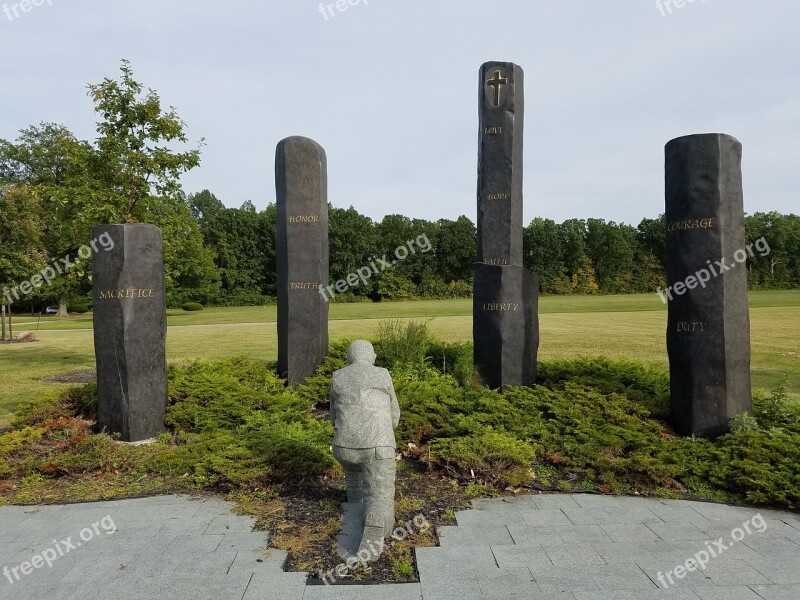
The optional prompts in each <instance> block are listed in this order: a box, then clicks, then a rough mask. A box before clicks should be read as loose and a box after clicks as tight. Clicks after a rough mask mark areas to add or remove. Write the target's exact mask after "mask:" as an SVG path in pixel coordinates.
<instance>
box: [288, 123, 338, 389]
mask: <svg viewBox="0 0 800 600" xmlns="http://www.w3.org/2000/svg"><path fill="white" fill-rule="evenodd" d="M327 177H328V176H327V159H326V156H325V150H323V149H322V147H321V146H319V145H318V144H317V143H316V142H314V141H313V140H310V139H308V138H303V137H291V138H287V139H285V140H283V141H281V142H280V143H279V144H278V149H277V155H276V159H275V184H276V189H277V204H278V231H277V244H276V251H277V263H278V370H279V372H280V373H281V374H282V375H283V376H284V377H286V379H287V381H288V382H289V384H290V385H294V384H297V383H300V382H301V381H303V380H304V379H305V378H306V377H309V376H311V375H313V374H314V371H315V370H316V368H317V367H318V366H319V365H320V364H322V361H323V359H324V358H325V356H326V355H327V354H328V301H327V298H326V297H324V296H323V295H322V294H321V293H320V286H321V285H322V286H323V287H324V286H327V285H328V277H329V275H328V263H329V250H328V181H327Z"/></svg>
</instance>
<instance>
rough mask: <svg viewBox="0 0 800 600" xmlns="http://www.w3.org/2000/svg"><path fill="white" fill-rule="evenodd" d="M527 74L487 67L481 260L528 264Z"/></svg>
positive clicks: (505, 66)
mask: <svg viewBox="0 0 800 600" xmlns="http://www.w3.org/2000/svg"><path fill="white" fill-rule="evenodd" d="M524 98H525V96H524V75H523V71H522V68H521V67H519V66H517V65H515V64H513V63H503V62H489V63H486V64H485V65H483V67H481V74H480V90H479V106H480V111H479V127H480V131H479V140H480V151H479V154H478V262H479V263H484V264H487V265H522V134H523V125H524V121H523V119H524V112H525V100H524Z"/></svg>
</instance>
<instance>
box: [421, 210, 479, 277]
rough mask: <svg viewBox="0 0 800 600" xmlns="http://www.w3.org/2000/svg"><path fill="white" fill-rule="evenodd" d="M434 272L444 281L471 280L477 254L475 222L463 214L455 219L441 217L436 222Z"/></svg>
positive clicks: (433, 241)
mask: <svg viewBox="0 0 800 600" xmlns="http://www.w3.org/2000/svg"><path fill="white" fill-rule="evenodd" d="M437 229H438V231H437V234H436V239H435V240H431V243H433V244H435V246H436V256H435V258H436V274H437V275H438V277H439V278H440V279H441V281H442V282H444V283H450V282H454V281H472V278H473V275H474V269H475V267H474V264H475V260H476V256H477V252H478V249H477V238H476V235H477V232H476V229H475V224H474V223H473V222H472V221H470V220H469V219H468V218H467V217H465V216H464V215H462V216H460V217H458V219H456V220H455V221H449V220H447V219H441V220H440V221H439V222H438V223H437Z"/></svg>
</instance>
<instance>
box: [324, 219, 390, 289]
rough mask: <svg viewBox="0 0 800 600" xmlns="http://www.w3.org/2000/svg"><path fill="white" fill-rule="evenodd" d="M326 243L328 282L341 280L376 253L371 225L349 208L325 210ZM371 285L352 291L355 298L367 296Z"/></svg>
mask: <svg viewBox="0 0 800 600" xmlns="http://www.w3.org/2000/svg"><path fill="white" fill-rule="evenodd" d="M328 224H329V230H328V244H329V247H330V276H331V281H332V282H334V281H339V280H340V279H345V278H346V277H347V276H348V275H349V274H350V273H354V272H355V271H356V270H357V269H359V268H360V267H363V266H366V265H369V263H370V261H371V260H372V259H373V258H374V257H375V256H378V255H379V254H380V247H379V243H378V234H377V231H376V229H375V223H374V222H373V221H372V219H370V218H369V217H367V216H365V215H362V214H361V213H359V212H358V211H357V210H356V209H355V208H353V207H352V206H351V207H350V208H348V209H343V208H336V207H334V206H329V207H328ZM373 285H374V282H371V283H370V285H369V286H368V287H366V288H365V287H363V286H359V287H357V288H354V289H353V290H352V293H353V294H354V295H356V296H365V295H369V294H370V293H371V291H372V289H373Z"/></svg>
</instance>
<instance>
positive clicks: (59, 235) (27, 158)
mask: <svg viewBox="0 0 800 600" xmlns="http://www.w3.org/2000/svg"><path fill="white" fill-rule="evenodd" d="M95 163H96V155H95V152H94V149H93V148H92V147H91V145H90V144H88V143H87V142H83V141H79V140H77V139H76V138H75V136H74V135H73V134H72V133H71V132H70V131H69V130H68V129H67V128H66V127H64V126H62V125H57V124H53V123H42V124H40V125H38V126H32V127H28V128H27V129H24V130H22V131H21V132H20V135H19V137H18V138H17V140H16V143H11V142H8V141H5V140H2V141H0V185H2V186H3V187H4V188H5V187H8V186H15V187H16V188H17V190H18V191H19V192H20V193H24V195H27V196H31V195H32V196H36V197H38V198H39V211H40V215H41V221H42V233H41V236H40V240H41V246H40V252H41V253H43V254H46V255H47V256H48V257H50V258H51V259H60V258H66V257H70V261H73V260H75V258H76V256H77V254H78V249H79V248H80V247H81V246H83V245H84V244H87V243H89V242H90V241H91V227H92V225H94V224H95V223H98V222H103V221H102V220H96V219H97V218H98V217H97V215H98V214H99V213H102V212H103V210H104V208H105V207H104V204H103V198H104V194H103V192H102V189H101V188H100V187H98V185H97V182H96V180H95V179H94V178H93V177H92V171H91V169H92V165H94V164H95ZM23 190H24V192H23ZM14 197H15V198H21V197H22V196H14ZM87 266H88V265H87V264H81V263H78V264H76V266H75V267H73V268H72V269H71V270H69V271H68V272H67V273H65V274H63V275H61V276H59V277H57V278H56V279H54V280H53V282H52V283H51V285H49V286H48V287H47V288H46V289H41V290H40V291H39V295H40V296H42V297H44V298H48V297H49V298H58V301H59V302H58V304H59V312H58V315H59V316H66V314H67V299H68V298H69V297H72V296H77V295H79V294H80V293H81V292H83V291H85V289H86V288H87V287H88V268H87ZM29 276H30V275H29Z"/></svg>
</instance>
